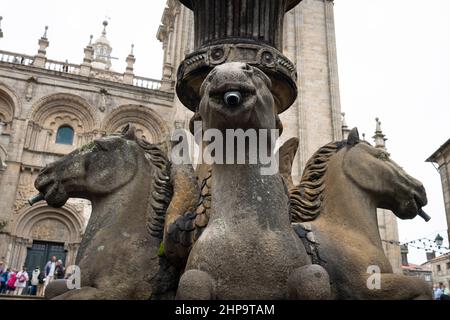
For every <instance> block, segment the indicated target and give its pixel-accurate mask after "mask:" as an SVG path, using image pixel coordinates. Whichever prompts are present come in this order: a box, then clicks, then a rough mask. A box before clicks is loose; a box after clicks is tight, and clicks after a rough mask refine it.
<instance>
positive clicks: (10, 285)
mask: <svg viewBox="0 0 450 320" xmlns="http://www.w3.org/2000/svg"><path fill="white" fill-rule="evenodd" d="M16 280H17V270H16V269H12V271H11V272H10V273H9V275H8V281H7V282H6V294H13V293H14V291H15V290H16Z"/></svg>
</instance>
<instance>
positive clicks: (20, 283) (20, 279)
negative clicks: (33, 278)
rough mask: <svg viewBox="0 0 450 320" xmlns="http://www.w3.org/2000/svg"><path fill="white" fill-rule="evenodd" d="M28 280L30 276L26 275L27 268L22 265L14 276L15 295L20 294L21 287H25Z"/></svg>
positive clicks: (21, 291)
mask: <svg viewBox="0 0 450 320" xmlns="http://www.w3.org/2000/svg"><path fill="white" fill-rule="evenodd" d="M28 280H30V277H29V276H28V272H27V268H26V267H23V268H22V271H20V272H19V273H17V276H16V283H15V287H16V290H15V291H14V295H16V296H21V295H22V293H23V289H25V288H26V287H27V283H28Z"/></svg>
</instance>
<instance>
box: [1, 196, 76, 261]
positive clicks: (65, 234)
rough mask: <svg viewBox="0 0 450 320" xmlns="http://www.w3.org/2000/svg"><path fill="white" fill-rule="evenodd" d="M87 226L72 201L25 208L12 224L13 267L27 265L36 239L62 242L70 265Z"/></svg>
mask: <svg viewBox="0 0 450 320" xmlns="http://www.w3.org/2000/svg"><path fill="white" fill-rule="evenodd" d="M83 228H84V223H83V218H82V217H81V214H80V213H78V211H77V210H76V209H75V208H74V207H72V206H71V205H70V204H66V205H65V206H64V207H63V208H59V209H56V208H52V207H49V206H47V205H46V204H45V203H39V204H36V205H35V206H33V207H29V208H27V209H25V210H22V211H21V213H20V214H19V215H18V216H17V218H16V219H15V220H14V221H13V222H12V224H11V228H10V231H11V238H12V243H11V250H10V252H9V254H8V256H7V259H6V260H7V261H8V264H9V266H11V267H13V268H19V267H21V266H23V265H24V264H25V261H26V258H27V254H28V249H30V248H31V247H32V245H33V242H34V241H39V242H44V243H62V244H64V250H65V251H66V266H69V265H72V264H74V263H75V258H76V254H77V252H78V248H79V246H80V243H81V237H82V232H83V231H84V230H83Z"/></svg>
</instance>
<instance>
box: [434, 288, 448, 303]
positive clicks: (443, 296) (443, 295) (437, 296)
mask: <svg viewBox="0 0 450 320" xmlns="http://www.w3.org/2000/svg"><path fill="white" fill-rule="evenodd" d="M433 296H434V300H450V290H449V289H448V288H447V287H446V286H445V285H444V284H440V285H438V286H434V288H433Z"/></svg>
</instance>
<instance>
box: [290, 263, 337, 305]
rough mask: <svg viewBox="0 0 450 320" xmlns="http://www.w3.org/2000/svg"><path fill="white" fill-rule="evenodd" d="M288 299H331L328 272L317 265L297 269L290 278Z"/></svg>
mask: <svg viewBox="0 0 450 320" xmlns="http://www.w3.org/2000/svg"><path fill="white" fill-rule="evenodd" d="M288 297H289V299H293V300H328V299H331V286H330V277H329V275H328V272H327V271H326V270H325V269H324V268H322V267H321V266H319V265H317V264H312V265H307V266H303V267H301V268H297V269H295V270H294V271H293V272H292V273H291V275H290V276H289V278H288Z"/></svg>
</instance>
